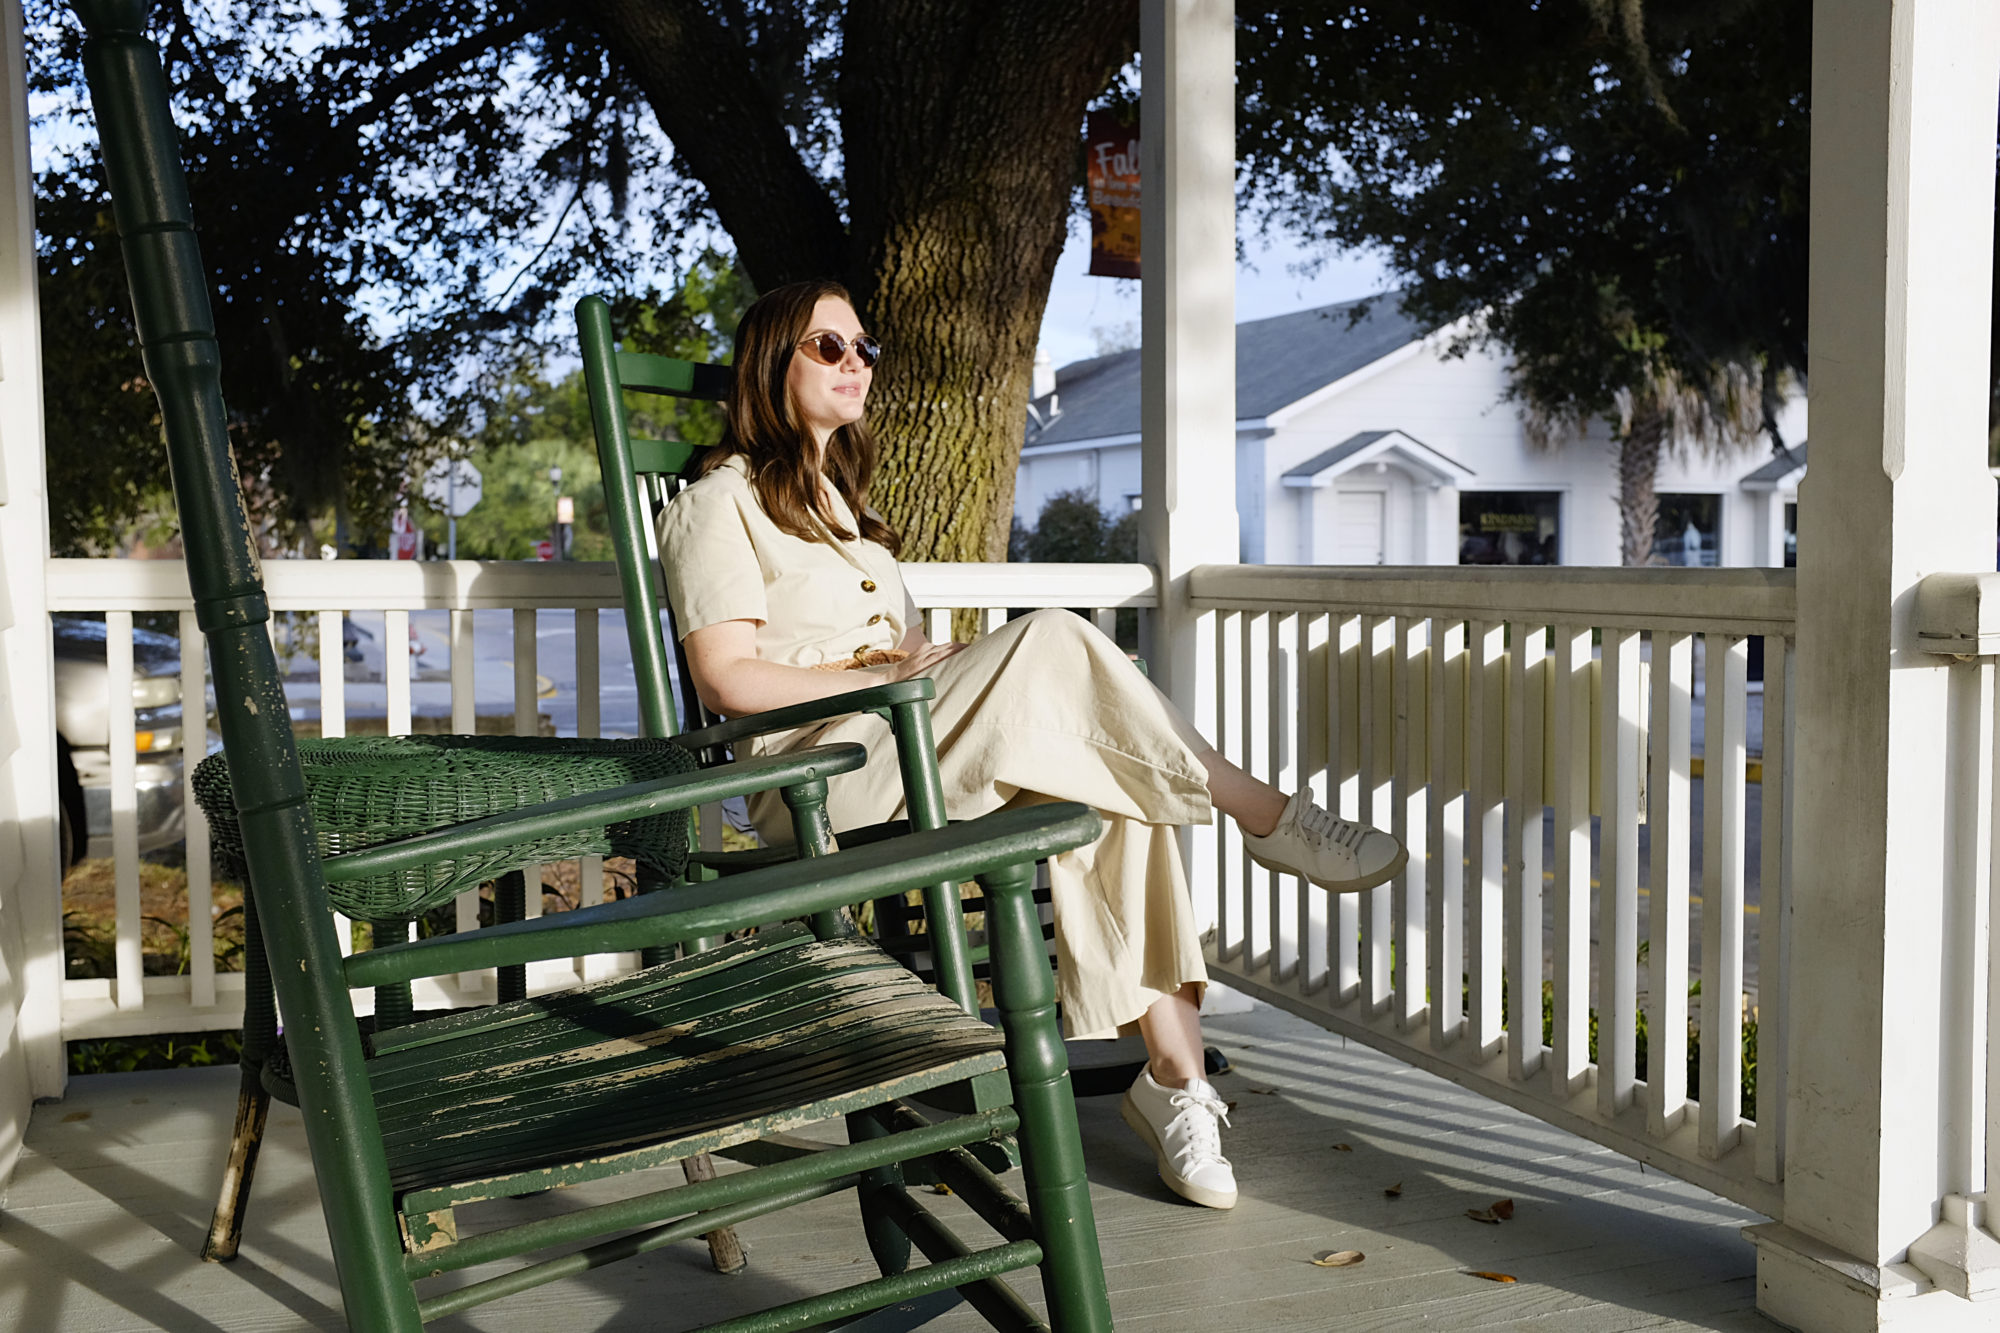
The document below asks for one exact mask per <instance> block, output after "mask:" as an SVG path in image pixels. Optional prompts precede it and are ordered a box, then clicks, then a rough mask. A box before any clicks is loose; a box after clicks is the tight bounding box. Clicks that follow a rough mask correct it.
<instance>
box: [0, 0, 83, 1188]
mask: <svg viewBox="0 0 2000 1333" xmlns="http://www.w3.org/2000/svg"><path fill="white" fill-rule="evenodd" d="M21 31H22V29H21V6H20V5H19V4H15V3H11V2H10V3H7V4H4V5H0V134H4V137H0V152H4V154H5V166H4V169H0V180H4V181H5V182H6V189H7V191H8V195H7V212H6V216H5V218H4V219H0V596H4V598H5V605H6V608H7V612H8V615H7V618H6V620H7V623H5V624H4V625H0V670H4V680H0V707H4V708H8V709H11V710H12V711H13V718H14V725H13V727H12V731H13V733H14V735H15V737H16V743H15V747H14V749H13V752H12V753H11V754H6V753H0V821H5V823H6V824H7V825H8V826H10V827H12V828H14V829H17V830H18V833H19V843H18V851H17V850H16V849H15V848H13V847H9V848H5V849H0V951H4V954H0V971H5V972H6V973H7V974H8V977H7V978H4V979H0V1185H4V1184H5V1182H6V1178H7V1175H8V1172H9V1171H11V1170H12V1168H13V1163H14V1156H15V1154H16V1153H17V1152H18V1151H19V1149H20V1141H21V1139H20V1136H21V1133H22V1131H23V1130H24V1129H25V1127H26V1123H27V1111H28V1100H29V1098H31V1097H59V1096H61V1095H62V1091H63V1082H64V1078H65V1069H66V1065H65V1059H64V1053H63V1042H62V980H63V950H62V887H61V878H62V877H61V872H60V871H59V869H58V868H57V866H56V861H57V859H58V858H59V857H60V855H61V852H60V849H59V846H58V839H59V836H60V835H59V832H58V825H57V818H56V816H57V811H56V751H55V747H56V729H55V684H54V675H53V668H52V654H51V645H50V639H49V610H48V593H47V590H46V589H45V587H44V571H43V566H44V565H45V564H46V563H47V561H48V554H49V525H48V500H47V479H46V473H45V471H44V467H43V462H42V364H41V325H40V321H39V318H38V316H37V313H36V311H37V306H36V298H35V227H34V197H35V191H34V176H33V173H32V172H31V171H30V169H29V163H28V91H27V78H26V76H25V72H24V69H25V62H24V59H23V56H22V49H21ZM82 833H83V831H82V830H78V835H79V836H81V835H82ZM8 837H9V840H10V841H11V838H12V835H11V834H10V835H8ZM17 1003H18V1005H19V1009H18V1012H17V1011H16V1010H15V1009H14V1006H15V1005H16V1004H17ZM9 1029H11V1031H10V1030H9ZM17 1047H18V1055H17V1054H16V1050H17ZM21 1057H25V1061H23V1060H22V1059H21ZM23 1063H25V1065H26V1070H25V1072H26V1075H27V1077H26V1079H25V1086H23V1083H24V1080H22V1078H21V1077H20V1075H21V1073H22V1064H23Z"/></svg>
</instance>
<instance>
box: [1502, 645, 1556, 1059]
mask: <svg viewBox="0 0 2000 1333" xmlns="http://www.w3.org/2000/svg"><path fill="white" fill-rule="evenodd" d="M1513 631H1514V642H1513V650H1512V652H1511V653H1509V655H1508V662H1507V739H1508V747H1507V810H1508V828H1507V885H1506V918H1507V926H1506V936H1507V946H1506V947H1507V978H1508V980H1507V1075H1508V1077H1509V1078H1511V1079H1513V1080H1515V1081H1516V1082H1519V1081H1521V1080H1523V1079H1526V1078H1528V1077H1530V1076H1531V1075H1533V1074H1534V1073H1535V1072H1536V1071H1537V1070H1539V1069H1540V1068H1541V1066H1542V1050H1543V1047H1542V813H1543V809H1544V802H1545V800H1546V799H1547V798H1546V794H1545V787H1544V782H1545V775H1546V769H1545V765H1544V762H1543V754H1542V726H1543V720H1544V718H1545V716H1546V711H1545V710H1546V697H1547V696H1546V691H1547V689H1548V679H1549V673H1548V671H1547V662H1546V659H1545V658H1544V657H1543V638H1544V633H1545V631H1544V629H1543V627H1542V626H1540V625H1523V624H1519V623H1516V624H1515V625H1514V627H1513Z"/></svg>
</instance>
